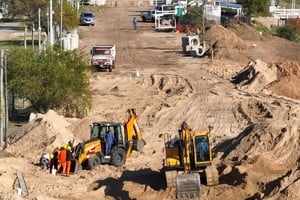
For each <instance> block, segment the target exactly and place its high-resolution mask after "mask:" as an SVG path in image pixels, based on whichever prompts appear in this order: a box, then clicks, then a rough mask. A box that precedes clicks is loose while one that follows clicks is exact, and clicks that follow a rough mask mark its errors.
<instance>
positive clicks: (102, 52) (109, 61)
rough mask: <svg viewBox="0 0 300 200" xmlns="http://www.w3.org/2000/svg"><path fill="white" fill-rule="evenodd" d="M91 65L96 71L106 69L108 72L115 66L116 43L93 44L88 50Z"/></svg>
mask: <svg viewBox="0 0 300 200" xmlns="http://www.w3.org/2000/svg"><path fill="white" fill-rule="evenodd" d="M90 53H91V66H93V67H95V68H96V70H97V71H100V70H108V71H109V72H111V71H112V69H114V68H115V62H116V45H94V46H93V47H92V49H91V51H90Z"/></svg>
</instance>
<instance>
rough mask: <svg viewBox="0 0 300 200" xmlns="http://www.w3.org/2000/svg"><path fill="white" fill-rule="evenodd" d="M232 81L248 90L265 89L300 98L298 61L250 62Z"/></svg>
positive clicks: (258, 90) (273, 92) (299, 66)
mask: <svg viewBox="0 0 300 200" xmlns="http://www.w3.org/2000/svg"><path fill="white" fill-rule="evenodd" d="M232 83H235V84H237V86H238V87H239V88H240V89H244V90H246V91H248V92H261V91H265V92H268V93H270V92H271V93H272V94H275V95H280V96H286V97H290V98H293V99H300V88H299V87H298V86H299V84H300V65H299V63H297V62H296V61H289V60H287V61H283V62H277V63H264V62H262V61H261V60H256V61H255V62H250V63H249V64H248V65H247V66H246V67H245V68H244V69H242V70H241V71H239V72H238V73H237V74H236V75H235V76H233V78H232Z"/></svg>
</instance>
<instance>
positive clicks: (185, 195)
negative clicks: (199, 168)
mask: <svg viewBox="0 0 300 200" xmlns="http://www.w3.org/2000/svg"><path fill="white" fill-rule="evenodd" d="M176 197H177V199H191V198H200V175H199V173H190V174H181V175H177V176H176Z"/></svg>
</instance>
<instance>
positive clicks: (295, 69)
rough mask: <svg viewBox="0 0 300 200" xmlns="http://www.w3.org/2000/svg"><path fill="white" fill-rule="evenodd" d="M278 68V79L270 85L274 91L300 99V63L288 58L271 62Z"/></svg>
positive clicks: (270, 88)
mask: <svg viewBox="0 0 300 200" xmlns="http://www.w3.org/2000/svg"><path fill="white" fill-rule="evenodd" d="M271 66H272V68H274V67H276V68H277V74H278V75H277V76H278V79H277V81H275V82H273V83H272V84H271V85H270V86H269V87H268V90H270V91H271V92H272V93H274V94H277V95H280V96H286V97H290V98H293V99H300V88H299V85H300V64H299V63H298V62H296V61H290V60H286V61H283V62H277V63H273V64H271Z"/></svg>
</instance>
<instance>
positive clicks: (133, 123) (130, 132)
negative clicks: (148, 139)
mask: <svg viewBox="0 0 300 200" xmlns="http://www.w3.org/2000/svg"><path fill="white" fill-rule="evenodd" d="M127 112H128V114H129V117H128V119H127V121H126V122H125V127H126V131H127V138H128V141H132V139H133V138H134V137H135V138H137V139H143V136H142V132H141V130H140V128H139V126H138V123H137V115H136V113H135V111H134V109H129V110H128V111H127Z"/></svg>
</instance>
